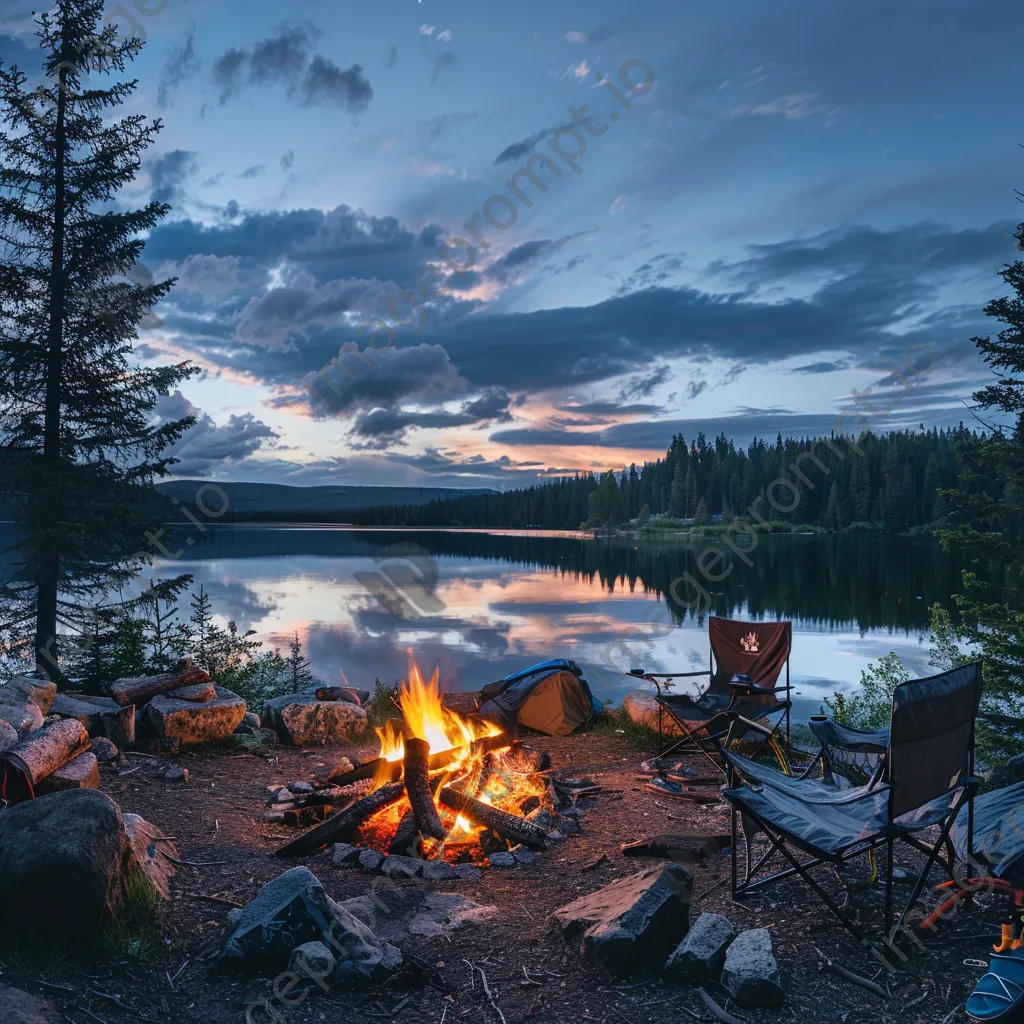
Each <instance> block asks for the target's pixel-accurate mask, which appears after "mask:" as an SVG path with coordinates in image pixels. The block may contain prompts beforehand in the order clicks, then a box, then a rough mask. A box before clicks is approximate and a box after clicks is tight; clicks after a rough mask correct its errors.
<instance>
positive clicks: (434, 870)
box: [420, 860, 458, 882]
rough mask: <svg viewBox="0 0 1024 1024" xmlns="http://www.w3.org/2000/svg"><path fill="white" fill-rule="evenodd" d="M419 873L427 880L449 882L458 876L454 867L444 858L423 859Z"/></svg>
mask: <svg viewBox="0 0 1024 1024" xmlns="http://www.w3.org/2000/svg"><path fill="white" fill-rule="evenodd" d="M420 873H421V874H422V876H423V878H424V879H425V880H426V881H428V882H450V881H451V880H452V879H453V878H458V875H457V874H456V873H455V868H453V867H452V866H451V864H449V863H448V862H447V861H444V860H425V861H424V862H423V869H422V871H421V872H420Z"/></svg>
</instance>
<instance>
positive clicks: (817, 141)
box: [0, 0, 1024, 488]
mask: <svg viewBox="0 0 1024 1024" xmlns="http://www.w3.org/2000/svg"><path fill="white" fill-rule="evenodd" d="M34 6H35V2H34V0H4V3H3V6H2V8H0V58H2V59H3V60H5V61H7V62H9V63H16V64H18V65H19V66H20V67H22V68H23V69H24V70H26V71H30V72H31V71H34V69H36V68H37V67H38V64H39V51H38V49H37V48H36V43H35V41H34V38H33V27H32V18H31V11H32V9H33V7H34ZM140 9H141V11H143V12H145V11H148V12H149V14H143V13H139V10H140ZM116 10H118V8H117V5H116V4H113V3H111V4H110V5H109V9H108V13H109V15H110V16H111V17H112V18H113V19H114V20H116V21H117V23H118V25H119V26H121V27H122V31H123V34H124V35H125V36H127V35H129V34H142V33H145V39H146V43H145V46H144V48H143V50H142V52H141V54H140V56H139V58H138V60H137V61H136V63H135V65H134V68H133V70H132V75H133V76H134V77H137V78H138V89H137V91H136V93H135V94H134V95H133V97H132V98H131V99H130V101H129V102H128V103H127V104H126V107H125V108H124V113H125V114H129V113H144V114H147V115H149V116H150V117H158V118H160V120H161V121H162V122H163V129H162V131H161V132H160V134H159V135H158V137H157V141H156V144H155V145H154V146H153V147H151V149H150V150H149V151H148V152H147V154H146V156H145V158H144V161H143V165H142V167H141V169H140V172H139V175H138V177H137V179H136V181H135V182H134V183H133V185H132V186H130V187H129V188H127V189H126V190H124V192H123V193H122V195H121V196H120V197H119V200H118V202H119V203H121V204H123V205H139V204H141V203H145V202H147V201H148V200H150V199H152V198H156V199H159V200H161V201H163V202H167V203H169V204H170V205H171V212H170V213H169V215H168V216H167V218H166V219H165V220H164V221H163V222H162V223H161V224H160V225H159V226H158V227H156V228H155V229H154V230H153V231H152V232H151V234H150V236H149V238H148V239H147V243H146V248H145V251H144V254H143V266H142V267H140V268H139V271H138V273H139V275H141V276H139V278H138V279H139V280H145V279H146V278H147V275H150V274H151V275H153V277H154V278H155V279H158V280H159V279H163V278H166V277H176V278H177V279H178V282H177V285H176V287H175V288H174V289H173V291H172V292H171V293H170V295H169V297H168V298H167V299H166V300H164V301H163V302H162V303H161V304H160V306H159V307H158V308H157V309H156V310H155V315H154V317H153V318H151V319H148V320H147V321H146V322H145V323H144V325H143V326H142V328H141V329H140V339H139V344H138V345H137V353H138V356H139V358H140V359H141V360H142V361H143V363H145V364H147V365H159V364H161V363H166V362H171V361H173V362H179V361H181V360H183V359H188V360H191V361H193V362H194V363H195V364H196V365H197V366H199V367H200V368H201V369H202V371H203V372H202V375H201V376H199V377H196V378H193V379H191V380H189V381H187V382H185V384H183V385H182V387H181V390H180V391H179V392H176V393H174V394H173V395H170V396H167V397H166V398H165V399H163V400H161V402H160V404H159V406H158V409H157V413H158V414H159V415H160V416H161V417H162V418H164V419H170V418H174V417H176V416H179V415H182V414H185V413H193V414H195V415H196V416H197V423H196V426H195V427H194V428H193V429H192V430H191V431H190V432H189V434H187V435H186V436H185V437H184V438H183V440H182V441H181V442H179V445H178V447H177V450H176V452H175V454H176V455H177V457H178V458H179V459H180V462H179V464H178V465H177V466H176V467H175V473H176V475H178V476H181V477H205V478H209V479H215V480H249V481H268V482H275V483H290V484H297V485H309V484H332V483H334V484H404V485H409V484H412V485H421V486H443V487H496V488H508V487H515V486H525V485H530V484H534V483H537V482H539V481H542V480H544V479H546V478H550V477H553V476H559V475H565V474H570V473H575V472H578V471H603V470H606V469H610V468H613V469H621V468H622V467H624V466H628V465H629V464H630V463H634V462H635V463H637V464H638V465H639V464H640V463H642V462H643V461H645V460H650V459H654V458H658V457H660V456H662V455H663V454H664V452H665V449H666V448H667V447H668V445H669V443H670V442H671V439H672V436H673V435H674V434H676V433H682V434H683V435H684V437H685V438H686V439H687V440H688V441H690V440H693V439H694V438H695V437H696V435H697V433H698V431H703V432H704V433H705V435H706V436H708V437H709V438H710V437H712V436H714V435H716V434H718V433H720V432H724V433H725V434H726V435H727V436H729V437H731V438H732V439H734V440H735V441H736V442H737V443H738V444H743V445H746V444H747V443H749V441H750V440H751V439H752V438H753V437H754V436H761V437H768V438H774V436H775V434H776V433H777V432H781V433H782V434H783V435H790V436H809V435H814V434H819V433H828V432H829V431H830V430H831V429H834V427H835V425H836V423H837V416H839V415H842V414H845V418H844V419H843V420H842V421H839V422H841V423H842V425H843V429H847V430H859V429H861V427H862V426H863V425H864V424H865V420H864V419H863V418H858V417H863V416H864V415H867V416H868V417H869V424H868V425H870V426H871V427H872V428H873V429H880V430H889V429H905V428H909V429H920V428H921V426H922V425H923V426H924V427H927V428H930V427H932V426H939V427H942V426H949V425H953V424H955V423H958V422H960V421H961V420H964V421H965V422H968V423H971V424H977V422H978V421H977V420H976V419H975V418H974V416H973V414H972V412H971V411H970V409H969V406H970V404H971V403H970V394H971V392H972V390H974V389H976V388H977V387H979V386H981V385H983V384H984V383H985V382H986V381H987V379H988V378H989V371H988V369H987V368H986V367H985V366H984V364H983V363H982V362H981V360H980V358H979V356H978V354H977V352H976V349H975V347H974V345H973V344H972V343H971V338H972V336H974V335H978V334H989V333H992V332H993V330H994V329H995V324H994V323H993V322H992V321H991V320H989V319H988V318H986V317H985V315H984V313H983V307H984V305H985V303H986V302H988V301H989V300H990V299H992V298H994V297H996V296H997V295H1001V294H1004V293H1005V292H1006V288H1005V286H1004V285H1003V283H1002V281H1001V280H1000V279H999V278H998V276H997V274H998V271H999V269H1000V268H1001V267H1002V266H1003V265H1004V264H1005V263H1007V262H1011V261H1013V260H1014V259H1015V258H1017V257H1018V256H1019V253H1018V252H1017V251H1016V248H1015V246H1016V242H1015V241H1014V239H1013V237H1012V233H1013V231H1014V230H1015V228H1016V225H1017V223H1018V222H1019V221H1020V220H1021V219H1024V208H1022V207H1021V206H1019V205H1018V203H1017V196H1016V194H1015V192H1014V188H1015V186H1016V187H1018V188H1021V189H1024V149H1022V148H1021V143H1022V142H1024V125H1022V124H1021V123H1020V122H1021V114H1020V109H1019V105H1014V104H1012V103H1011V102H1010V97H1011V96H1013V95H1015V94H1016V91H1017V87H1018V86H1019V71H1020V64H1019V39H1020V31H1021V29H1024V5H1022V4H1020V2H1019V0H971V2H969V3H966V2H964V0H927V2H925V0H833V2H831V3H829V4H821V3H818V2H816V0H777V2H776V3H773V4H771V5H765V4H763V3H755V2H753V0H721V2H718V3H715V4H705V3H696V2H692V0H671V2H657V0H634V2H633V3H631V4H629V5H622V4H613V3H611V2H609V0H560V2H559V3H557V4H551V3H541V2H539V0H519V2H517V3H516V4H514V5H508V6H498V5H491V4H479V3H476V4H471V3H468V2H466V0H377V2H375V3H373V4H366V3H353V2H331V0H291V2H290V3H289V4H286V5H282V4H280V3H279V2H277V0H191V2H188V0H148V2H147V0H138V2H137V7H135V8H133V7H132V6H131V4H129V3H125V4H123V5H122V6H121V7H120V8H119V10H120V11H121V12H122V13H121V14H115V11H116ZM125 11H132V14H133V16H134V17H135V19H136V27H132V26H131V25H130V24H129V23H128V21H127V19H126V17H125V15H124V13H123V12H125ZM283 14H286V15H287V17H286V18H284V19H282V15H283ZM570 108H572V109H570ZM576 154H578V155H576ZM538 155H539V156H541V157H543V159H538V160H535V161H534V162H533V163H532V164H531V165H529V167H530V169H531V170H532V171H533V172H534V173H535V175H536V180H535V181H531V180H530V179H529V178H527V177H525V176H519V177H517V174H518V172H520V171H521V170H524V169H526V168H527V166H528V165H527V161H528V160H530V159H531V157H532V156H538ZM510 182H511V183H512V184H511V185H510V184H509V183H510ZM516 189H518V192H517V191H516ZM456 239H462V240H463V241H462V242H458V241H453V240H456ZM344 345H348V349H346V350H344V351H341V361H340V365H338V364H337V362H335V364H332V363H331V360H332V359H333V360H336V361H337V360H338V357H339V351H340V350H341V348H342V346H344ZM367 346H371V347H370V348H367ZM360 352H362V354H360ZM894 371H895V372H894ZM858 396H859V397H858ZM854 409H856V410H857V413H856V414H854V413H853V412H852V410H854ZM868 409H870V410H871V411H870V412H867V413H866V410H868Z"/></svg>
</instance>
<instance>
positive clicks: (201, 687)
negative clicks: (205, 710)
mask: <svg viewBox="0 0 1024 1024" xmlns="http://www.w3.org/2000/svg"><path fill="white" fill-rule="evenodd" d="M164 696H166V697H170V698H171V699H172V700H190V701H192V702H193V703H194V704H209V703H210V701H211V700H216V699H217V689H216V687H215V686H214V684H213V682H212V680H209V679H208V680H206V681H205V682H202V683H192V684H191V685H190V686H182V687H180V688H179V689H177V690H168V691H167V693H166V694H165V695H164Z"/></svg>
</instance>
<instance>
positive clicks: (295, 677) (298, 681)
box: [285, 633, 313, 693]
mask: <svg viewBox="0 0 1024 1024" xmlns="http://www.w3.org/2000/svg"><path fill="white" fill-rule="evenodd" d="M288 650H289V654H288V657H287V659H285V660H286V664H287V665H288V672H289V673H290V675H291V685H292V692H293V693H300V692H301V691H302V690H304V689H305V688H306V687H308V686H309V685H310V683H312V682H313V673H312V672H310V671H309V662H308V661H307V660H306V658H305V656H304V655H303V653H302V641H301V640H299V634H298V633H295V634H294V635H293V636H292V638H291V640H290V641H289V643H288Z"/></svg>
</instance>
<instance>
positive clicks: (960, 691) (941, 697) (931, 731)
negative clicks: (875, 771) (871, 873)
mask: <svg viewBox="0 0 1024 1024" xmlns="http://www.w3.org/2000/svg"><path fill="white" fill-rule="evenodd" d="M981 686H982V682H981V662H980V661H975V662H972V663H971V664H969V665H962V666H961V667H960V668H954V669H950V670H949V671H948V672H942V673H940V674H939V675H935V676H928V677H927V678H926V679H913V680H911V681H910V682H909V683H902V684H901V685H899V686H897V687H896V690H895V692H894V693H893V697H892V724H891V726H890V728H889V751H888V754H887V755H886V777H887V779H888V781H889V782H890V783H891V784H892V787H893V788H892V790H891V791H890V801H889V814H890V820H892V819H894V818H898V817H899V816H900V815H901V814H906V813H907V811H913V810H916V809H917V808H919V807H922V806H924V805H925V804H927V803H929V802H930V801H932V800H936V799H938V798H939V797H941V796H943V795H944V794H946V793H951V792H952V791H953V790H955V789H957V788H958V787H959V786H960V785H961V782H962V780H963V779H964V778H965V777H966V776H968V775H969V774H970V773H971V772H972V771H973V770H974V722H975V719H976V717H977V714H978V705H979V704H980V702H981Z"/></svg>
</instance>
